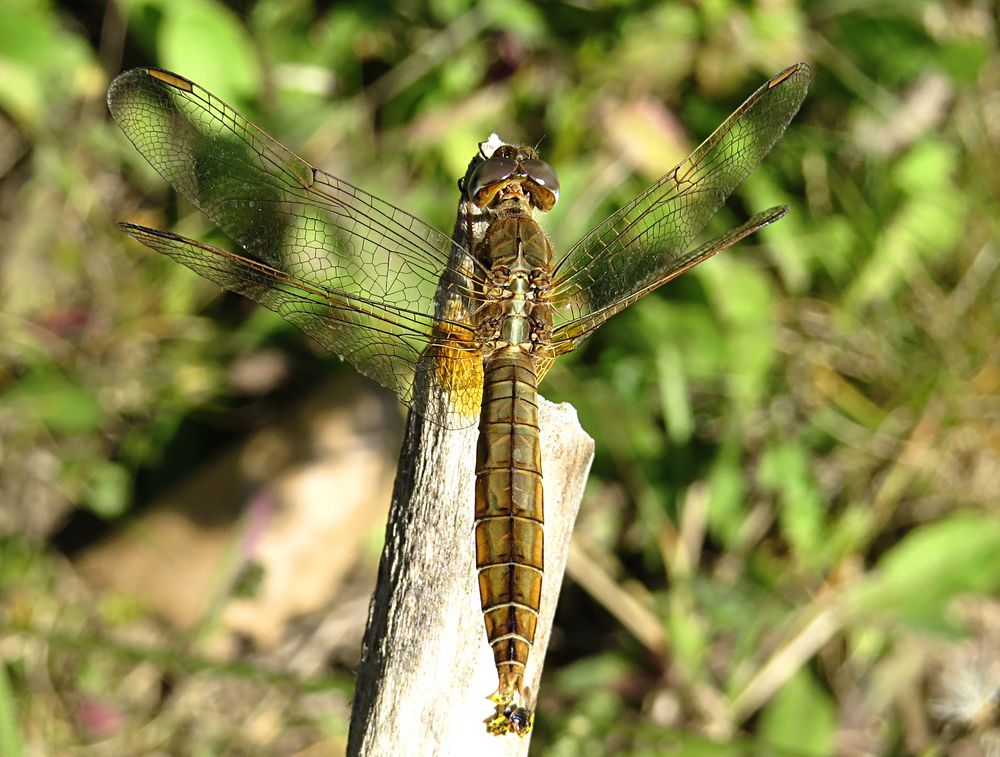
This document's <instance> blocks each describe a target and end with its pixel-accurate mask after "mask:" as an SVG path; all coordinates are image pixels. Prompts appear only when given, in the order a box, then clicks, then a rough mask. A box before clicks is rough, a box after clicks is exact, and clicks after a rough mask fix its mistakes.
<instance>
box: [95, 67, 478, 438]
mask: <svg viewBox="0 0 1000 757" xmlns="http://www.w3.org/2000/svg"><path fill="white" fill-rule="evenodd" d="M108 107H109V108H110V110H111V114H112V116H113V117H114V119H115V121H116V122H117V123H118V124H119V126H121V128H122V130H123V131H124V132H125V134H126V136H128V138H129V139H130V140H131V141H132V143H133V144H134V145H135V146H136V148H137V149H138V150H139V152H140V153H142V155H143V156H144V157H145V158H146V159H147V160H148V161H149V162H150V163H151V164H152V165H153V167H154V168H155V169H156V170H157V171H158V172H159V173H160V174H161V175H162V176H163V177H164V178H165V179H166V180H167V181H168V182H169V183H170V184H171V185H173V186H174V188H175V189H177V191H178V192H180V194H182V195H183V196H184V197H186V198H187V199H188V200H189V201H190V202H191V203H192V204H194V205H195V206H196V207H198V208H199V209H200V210H201V211H202V212H204V213H205V215H207V216H208V217H209V218H210V219H211V220H212V221H213V222H215V223H216V224H217V225H218V226H219V227H220V228H221V229H222V230H223V231H225V232H226V233H227V234H228V235H230V236H231V237H232V238H233V239H235V240H236V241H237V242H238V243H239V244H240V246H241V247H242V250H241V254H239V255H232V254H231V253H225V252H224V251H220V250H218V249H217V248H214V247H208V246H205V245H200V244H198V243H196V242H191V241H189V240H185V239H183V238H180V237H175V236H174V235H169V234H163V233H162V232H155V231H151V230H144V229H141V227H132V226H130V227H129V228H128V229H127V230H128V231H129V233H130V234H132V235H133V236H135V237H136V238H137V239H139V240H140V241H142V242H143V243H145V244H148V245H150V246H151V247H152V248H153V249H156V250H158V251H159V252H162V253H165V254H167V255H170V256H171V257H174V258H175V259H177V260H179V261H180V262H182V263H184V264H185V265H187V266H189V267H190V268H193V269H194V270H196V271H198V272H199V273H201V274H203V275H205V276H207V277H209V278H211V279H212V280H213V281H216V282H217V283H219V284H220V285H222V286H224V287H226V288H227V289H233V290H234V291H240V292H243V293H244V294H247V295H248V296H250V297H252V298H254V299H256V300H257V301H258V302H261V303H262V304H264V305H266V306H267V307H270V308H272V309H274V310H276V311H278V312H279V313H281V314H282V315H284V316H285V317H286V318H288V319H289V320H291V321H293V322H295V323H296V324H297V325H299V326H301V327H302V328H303V329H304V330H306V331H307V332H308V333H309V334H310V335H311V336H313V337H314V338H316V339H317V340H318V341H320V342H321V343H322V344H324V345H325V346H326V347H327V348H328V349H330V350H332V351H333V352H336V353H337V354H339V355H341V356H343V357H344V358H345V359H347V360H348V361H350V362H351V363H352V364H353V365H354V366H355V367H356V368H358V369H359V370H360V371H361V372H362V373H364V374H365V375H368V376H370V377H371V378H374V379H375V380H376V381H378V382H379V383H381V384H383V385H384V386H386V387H388V388H390V389H392V390H393V391H395V392H396V393H397V394H398V395H399V397H400V398H401V399H402V400H403V401H404V402H407V403H408V404H410V405H411V407H413V408H414V409H415V410H417V411H418V412H420V413H421V414H423V415H425V417H428V418H429V419H430V420H432V421H434V422H438V423H444V424H445V425H449V426H450V425H455V423H456V420H455V418H453V417H451V416H453V415H455V413H454V412H453V410H454V408H453V409H452V410H447V409H445V408H444V407H443V406H442V405H441V402H440V401H438V402H435V403H429V399H430V398H429V395H428V394H427V392H425V391H422V390H421V391H417V390H415V388H414V386H415V385H414V381H413V380H414V377H415V376H417V375H418V374H419V373H420V366H421V365H426V364H427V361H429V360H434V359H440V360H446V359H447V358H446V357H444V356H443V355H444V353H442V350H444V351H445V352H448V350H450V349H452V348H453V347H455V348H456V349H457V350H458V353H460V354H461V355H463V356H466V355H468V354H470V351H471V348H472V346H471V339H472V329H471V327H470V326H469V324H470V323H471V313H472V311H473V309H474V307H475V305H474V303H475V300H476V299H477V295H476V294H475V292H476V291H477V290H476V287H475V286H473V279H477V278H479V277H480V273H481V266H479V264H478V263H477V262H476V261H475V260H474V259H473V258H472V257H471V256H470V255H469V254H468V252H467V251H466V250H465V249H464V248H462V247H460V246H459V245H456V244H455V243H454V242H453V241H452V239H451V238H450V237H449V236H448V235H446V234H444V233H443V232H441V231H439V230H437V229H435V228H433V227H431V226H429V225H427V224H425V223H423V222H422V221H420V220H418V219H416V218H414V217H413V216H411V215H409V214H407V213H405V212H403V211H402V210H399V209H398V208H395V207H393V206H392V205H390V204H389V203H386V202H385V201H383V200H380V199H379V198H377V197H375V196H373V195H370V194H368V193H366V192H363V191H362V190H360V189H358V188H357V187H354V186H352V185H350V184H348V183H347V182H344V181H342V180H340V179H338V178H336V177H334V176H331V175H330V174H327V173H325V172H323V171H321V170H319V169H317V168H314V167H313V166H311V165H310V164H309V163H307V162H306V161H304V160H302V159H301V158H299V157H298V156H297V155H295V154H294V153H292V152H291V151H290V150H288V149H287V148H285V147H284V146H283V145H281V144H280V143H278V142H277V141H275V140H274V139H272V138H271V137H270V136H268V135H267V134H265V133H264V132H263V131H261V130H260V129H258V128H257V127H256V126H254V125H253V124H252V123H250V122H249V121H247V120H246V119H245V118H243V117H242V116H241V115H240V114H239V113H237V112H236V111H235V110H233V109H232V108H231V107H229V106H228V105H226V103H224V102H223V101H221V100H220V99H218V98H217V97H215V96H214V95H212V94H211V93H210V92H208V91H206V90H204V89H203V88H201V87H199V86H198V85H197V84H195V83H194V82H191V81H189V80H188V79H185V78H183V77H181V76H178V75H176V74H172V73H169V72H166V71H160V70H158V69H147V68H137V69H133V70H131V71H127V72H125V73H123V74H121V75H120V76H118V77H117V78H116V79H115V80H114V81H113V82H112V84H111V87H110V88H109V90H108ZM268 286H271V287H277V288H276V289H274V290H273V291H271V292H270V293H268V291H267V287H268ZM282 287H286V288H282ZM303 297H304V298H305V299H303ZM304 303H305V304H308V307H309V309H307V310H301V309H297V308H300V307H305V304H304ZM323 303H325V306H326V307H330V308H332V310H331V311H330V313H327V314H326V315H322V314H319V313H317V312H314V310H313V309H312V308H315V307H322V306H324V305H323ZM366 340H369V341H371V340H374V343H373V344H372V345H371V349H361V346H362V345H363V344H365V342H366ZM394 341H395V343H396V344H395V347H393V346H392V343H393V342H394ZM420 345H422V346H423V348H424V350H425V351H424V352H423V353H419V354H418V353H417V352H415V350H416V348H417V347H418V346H420ZM458 353H456V354H458ZM442 370H444V371H447V369H446V368H442ZM480 373H481V371H480ZM474 374H475V372H474V371H473V372H472V373H468V372H461V373H459V374H455V375H453V376H452V377H451V380H452V381H453V382H456V381H466V382H470V383H469V384H468V385H467V386H458V385H455V386H453V387H451V389H452V390H453V391H452V399H462V397H461V395H472V394H475V393H476V392H477V391H479V390H480V388H481V386H480V385H477V384H476V376H475V375H474ZM480 383H481V382H480ZM470 422H471V421H470ZM462 425H467V424H465V423H463V424H462Z"/></svg>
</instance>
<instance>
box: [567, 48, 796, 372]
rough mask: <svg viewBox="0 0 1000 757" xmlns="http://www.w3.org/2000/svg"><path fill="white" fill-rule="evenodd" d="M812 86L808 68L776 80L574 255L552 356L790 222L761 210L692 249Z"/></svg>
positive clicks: (596, 231) (595, 232)
mask: <svg viewBox="0 0 1000 757" xmlns="http://www.w3.org/2000/svg"><path fill="white" fill-rule="evenodd" d="M809 82H810V69H809V66H808V65H806V64H805V63H798V64H796V65H794V66H792V67H791V68H788V69H786V70H785V71H782V72H781V73H780V74H778V75H777V76H775V77H773V78H772V79H770V80H769V81H768V82H767V83H766V84H764V85H763V86H762V87H761V88H760V89H758V90H757V91H756V92H754V93H753V94H752V95H751V96H750V97H749V98H748V99H747V100H746V102H744V103H743V104H742V105H741V106H740V107H739V108H738V109H737V110H736V112H734V113H733V114H732V115H731V116H729V118H727V119H726V120H725V121H724V122H723V123H722V125H721V126H719V128H717V129H716V130H715V131H714V132H713V133H712V135H711V136H710V137H709V138H708V139H706V140H705V141H704V142H703V143H702V144H701V145H699V146H698V148H697V149H696V150H695V151H694V152H692V153H691V154H690V155H689V156H688V157H687V158H685V159H684V160H683V161H682V162H681V163H680V164H679V165H678V166H677V167H676V168H674V169H673V170H672V171H670V172H669V173H667V174H666V175H665V176H663V178H661V179H660V180H659V181H657V182H656V183H655V184H653V185H652V186H650V187H649V188H648V189H646V190H645V191H644V192H643V193H642V194H640V195H639V196H637V197H636V198H635V199H634V200H632V201H631V202H630V203H628V204H627V205H625V206H624V207H622V208H621V209H620V210H618V211H617V212H616V213H614V214H613V215H611V216H610V217H609V218H608V219H607V220H605V221H604V222H603V223H601V224H600V225H599V226H597V227H596V228H595V229H593V230H592V231H590V232H589V233H588V234H587V235H586V236H584V237H583V239H581V240H580V241H579V242H578V243H577V244H576V245H574V246H573V248H572V249H570V251H569V252H568V253H567V254H566V255H565V256H564V257H563V258H562V259H561V260H560V261H559V262H558V263H557V265H556V267H555V270H554V273H553V277H552V285H551V301H552V306H553V309H554V316H555V319H554V328H553V340H554V342H555V344H554V349H555V352H556V354H561V353H562V352H566V351H568V350H570V349H572V348H573V347H574V346H575V345H576V344H578V343H579V342H580V341H581V340H582V339H584V338H585V337H586V336H587V334H589V333H590V332H591V331H593V330H594V329H596V328H597V327H598V326H600V325H601V324H602V323H604V322H605V321H606V320H607V319H608V318H610V317H611V316H613V315H614V314H615V313H618V312H619V311H621V310H622V309H623V308H625V307H627V306H628V305H630V304H631V303H633V302H635V300H637V299H638V298H639V297H641V296H643V295H644V294H647V293H649V292H651V291H652V290H653V289H656V287H658V286H661V285H662V284H664V283H666V282H667V281H670V280H671V279H672V278H674V277H676V276H678V275H679V274H681V273H683V272H684V271H686V270H688V269H689V268H691V267H692V266H694V265H697V264H698V263H699V262H701V261H702V260H705V259H706V258H709V257H711V256H712V255H714V254H715V253H717V252H719V251H721V250H723V249H725V248H726V247H728V246H730V245H732V244H734V243H735V242H736V241H739V239H742V238H743V237H745V236H747V234H750V233H752V232H753V231H755V230H757V229H759V228H761V227H762V226H766V225H767V224H768V223H772V222H773V221H775V220H777V219H778V218H780V217H781V216H782V215H784V211H783V210H782V209H780V208H774V209H772V210H769V211H765V212H764V213H761V214H759V215H758V216H755V217H754V218H753V219H751V220H750V221H748V222H747V223H746V224H744V225H743V226H741V227H740V228H739V229H737V230H735V231H734V232H730V234H727V235H725V236H724V237H721V238H720V239H719V240H715V241H713V242H710V243H708V244H707V245H704V246H702V247H699V248H697V249H695V250H688V246H689V245H690V244H691V242H692V241H693V240H694V238H695V237H696V236H697V235H698V234H699V233H700V232H701V231H702V229H704V228H705V226H706V225H707V224H708V221H709V219H711V217H712V215H714V214H715V212H716V211H717V210H718V209H719V207H720V206H721V205H722V204H723V202H725V200H726V198H727V197H728V196H729V194H730V193H731V192H732V191H733V189H735V188H736V187H737V186H738V185H739V184H740V183H741V182H742V181H743V180H744V179H745V178H746V177H747V176H748V175H749V174H750V172H751V171H752V170H753V169H754V168H755V167H756V166H757V164H758V163H760V161H761V160H762V159H763V158H764V156H765V155H767V153H768V152H770V150H771V148H772V147H774V145H775V143H776V142H777V141H778V140H779V139H780V138H781V135H782V134H783V133H784V131H785V128H786V127H787V126H788V123H789V122H790V121H791V120H792V117H793V116H794V115H795V114H796V112H798V109H799V106H800V105H801V104H802V100H803V99H804V98H805V95H806V91H807V90H808V89H809ZM734 235H735V236H734Z"/></svg>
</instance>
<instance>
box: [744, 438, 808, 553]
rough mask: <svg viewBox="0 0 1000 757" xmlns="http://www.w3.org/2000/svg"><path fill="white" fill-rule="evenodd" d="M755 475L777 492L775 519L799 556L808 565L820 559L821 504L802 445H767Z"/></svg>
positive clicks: (768, 488) (768, 487)
mask: <svg viewBox="0 0 1000 757" xmlns="http://www.w3.org/2000/svg"><path fill="white" fill-rule="evenodd" d="M758 475H759V477H760V482H761V484H762V485H763V486H764V487H765V488H766V489H767V490H769V491H772V492H775V493H777V494H778V502H779V508H778V521H779V522H780V524H781V530H782V533H783V534H784V536H785V538H786V539H787V540H788V542H789V544H791V546H792V549H793V550H794V552H795V554H796V556H797V557H798V560H799V561H800V562H801V563H802V564H805V565H810V566H815V565H816V564H817V563H818V562H821V561H822V558H823V555H822V554H821V552H823V551H824V550H823V549H822V547H823V543H824V527H823V526H824V507H823V502H822V498H821V497H820V495H819V491H818V490H817V488H816V482H815V481H814V480H813V477H812V472H811V471H810V470H809V458H808V456H807V455H806V452H805V450H804V449H803V447H802V446H801V445H800V444H789V443H778V444H777V445H776V446H773V447H770V448H769V449H768V450H767V451H766V452H765V453H764V457H763V459H762V460H761V463H760V469H759V471H758Z"/></svg>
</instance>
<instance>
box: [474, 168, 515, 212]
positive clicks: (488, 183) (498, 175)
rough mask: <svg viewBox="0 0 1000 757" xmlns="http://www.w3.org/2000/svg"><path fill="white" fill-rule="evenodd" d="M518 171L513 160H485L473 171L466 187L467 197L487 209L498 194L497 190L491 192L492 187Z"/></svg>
mask: <svg viewBox="0 0 1000 757" xmlns="http://www.w3.org/2000/svg"><path fill="white" fill-rule="evenodd" d="M516 170H517V161H516V160H514V159H512V158H490V159H489V160H484V161H483V162H482V163H480V164H479V165H478V166H476V167H475V169H473V171H472V175H471V176H470V177H469V181H468V184H467V185H466V187H465V190H466V196H467V197H468V198H469V199H470V200H472V201H473V202H474V203H476V205H478V206H479V207H485V206H486V205H488V204H489V202H490V200H491V199H493V195H494V194H496V191H495V190H494V191H493V192H490V191H489V189H490V187H493V186H494V185H496V184H499V183H500V182H503V181H505V180H507V179H509V178H510V177H511V176H513V175H514V171H516Z"/></svg>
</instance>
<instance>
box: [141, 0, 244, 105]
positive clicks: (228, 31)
mask: <svg viewBox="0 0 1000 757" xmlns="http://www.w3.org/2000/svg"><path fill="white" fill-rule="evenodd" d="M161 8H162V11H163V14H164V17H163V23H162V24H161V25H160V28H159V30H158V35H157V36H158V40H157V41H158V43H159V46H160V59H161V61H162V62H163V65H165V66H166V67H167V68H170V69H171V70H174V71H176V72H177V73H179V74H182V75H183V76H186V77H188V78H189V79H193V80H194V81H196V82H199V83H202V84H204V86H206V87H208V88H209V89H210V90H211V91H212V92H214V93H216V94H217V95H218V96H219V97H221V98H222V99H224V100H228V101H230V102H234V101H236V102H238V101H240V100H245V99H248V98H250V97H252V96H253V95H254V94H255V93H256V92H257V90H258V89H259V87H260V81H261V70H260V65H259V63H258V59H257V54H256V52H255V48H254V42H253V40H252V39H251V38H250V36H249V34H248V33H247V31H246V29H245V28H244V26H243V25H242V24H241V23H240V20H239V18H238V17H237V16H236V14H235V13H233V12H232V11H230V10H229V9H228V8H226V7H225V6H223V5H220V4H219V3H216V2H213V1H212V0H183V1H182V2H178V1H177V0H173V1H172V2H167V3H163V4H162V6H161Z"/></svg>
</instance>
